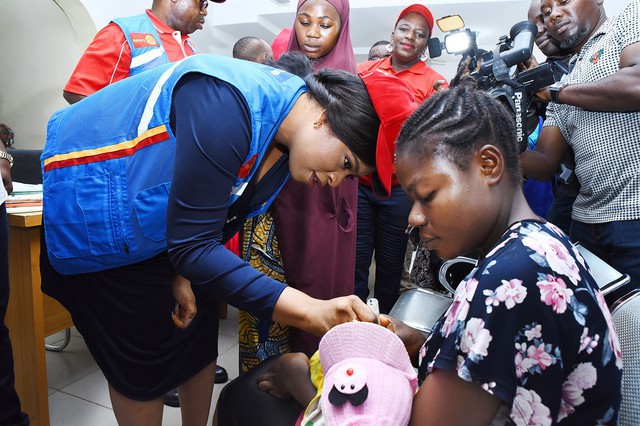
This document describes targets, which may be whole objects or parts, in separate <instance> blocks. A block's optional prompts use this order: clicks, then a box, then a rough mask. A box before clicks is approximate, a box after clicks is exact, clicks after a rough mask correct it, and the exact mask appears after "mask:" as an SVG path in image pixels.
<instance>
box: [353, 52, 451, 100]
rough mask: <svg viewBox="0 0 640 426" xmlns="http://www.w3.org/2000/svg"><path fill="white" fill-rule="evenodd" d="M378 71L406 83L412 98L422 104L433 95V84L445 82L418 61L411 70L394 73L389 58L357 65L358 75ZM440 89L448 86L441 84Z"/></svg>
mask: <svg viewBox="0 0 640 426" xmlns="http://www.w3.org/2000/svg"><path fill="white" fill-rule="evenodd" d="M375 69H378V70H380V71H382V72H384V73H386V74H391V75H395V76H396V77H398V78H399V79H400V80H402V81H404V82H405V83H407V86H409V89H411V92H412V93H413V96H414V97H415V98H416V100H417V101H418V102H419V103H422V102H423V101H424V100H425V99H427V98H428V97H429V96H431V95H432V94H434V93H435V90H434V89H433V84H434V83H435V82H436V81H438V80H444V81H445V82H446V81H447V79H446V78H444V77H443V76H442V75H440V74H439V73H438V72H436V71H434V70H433V68H431V67H429V66H428V65H427V64H425V63H424V62H423V61H418V62H417V63H416V64H415V65H413V66H412V67H411V68H408V69H406V70H402V71H399V72H396V71H395V70H394V69H393V66H391V57H388V58H384V59H380V60H379V61H367V62H362V63H361V64H358V73H364V72H367V71H373V70H375ZM441 87H443V88H445V87H449V85H448V84H446V83H445V84H443V85H442V86H441Z"/></svg>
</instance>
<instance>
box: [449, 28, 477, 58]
mask: <svg viewBox="0 0 640 426" xmlns="http://www.w3.org/2000/svg"><path fill="white" fill-rule="evenodd" d="M472 45H473V40H472V35H471V31H470V30H469V29H465V30H463V31H454V32H452V33H451V34H447V35H446V36H445V37H444V48H445V49H446V51H447V53H449V54H457V53H463V52H466V51H467V50H469V49H470V48H471V47H472Z"/></svg>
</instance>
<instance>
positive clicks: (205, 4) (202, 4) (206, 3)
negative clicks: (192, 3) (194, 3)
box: [200, 0, 209, 11]
mask: <svg viewBox="0 0 640 426" xmlns="http://www.w3.org/2000/svg"><path fill="white" fill-rule="evenodd" d="M208 7H209V1H208V0H200V10H202V11H204V10H206V9H207V8H208Z"/></svg>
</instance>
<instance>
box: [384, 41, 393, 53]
mask: <svg viewBox="0 0 640 426" xmlns="http://www.w3.org/2000/svg"><path fill="white" fill-rule="evenodd" d="M385 50H386V51H387V53H393V44H391V43H389V44H387V47H385Z"/></svg>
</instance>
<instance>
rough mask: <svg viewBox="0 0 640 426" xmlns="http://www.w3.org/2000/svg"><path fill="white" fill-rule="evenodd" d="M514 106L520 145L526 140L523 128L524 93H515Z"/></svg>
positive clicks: (517, 137) (517, 136)
mask: <svg viewBox="0 0 640 426" xmlns="http://www.w3.org/2000/svg"><path fill="white" fill-rule="evenodd" d="M514 106H515V110H516V139H517V140H518V143H520V142H522V141H523V139H524V130H523V128H522V126H523V125H522V93H520V92H516V93H515V96H514Z"/></svg>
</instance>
